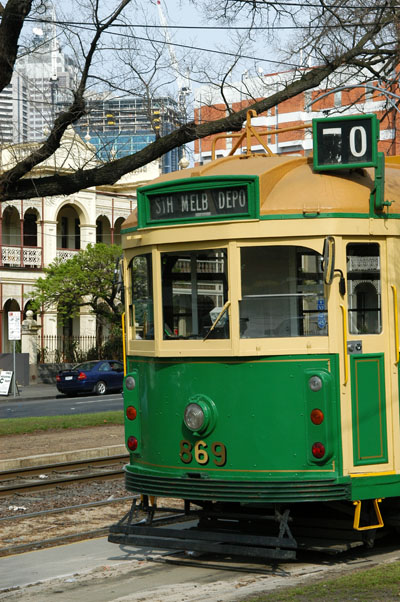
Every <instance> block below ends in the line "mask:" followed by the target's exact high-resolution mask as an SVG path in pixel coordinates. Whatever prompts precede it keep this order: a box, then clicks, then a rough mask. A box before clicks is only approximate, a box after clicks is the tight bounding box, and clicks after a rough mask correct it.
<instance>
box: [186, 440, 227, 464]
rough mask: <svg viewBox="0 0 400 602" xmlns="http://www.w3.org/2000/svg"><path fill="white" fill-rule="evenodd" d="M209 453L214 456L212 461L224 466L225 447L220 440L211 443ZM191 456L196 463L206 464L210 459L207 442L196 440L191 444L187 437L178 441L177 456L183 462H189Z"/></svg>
mask: <svg viewBox="0 0 400 602" xmlns="http://www.w3.org/2000/svg"><path fill="white" fill-rule="evenodd" d="M211 453H212V455H213V456H214V458H213V462H214V464H215V465H216V466H224V464H225V463H226V447H225V445H224V444H223V443H221V442H220V441H215V443H212V444H211ZM193 456H194V459H195V461H196V462H197V464H207V463H208V461H209V459H210V454H209V452H208V448H207V443H206V442H205V441H196V443H195V445H194V446H193V445H192V444H191V442H190V441H188V440H187V439H182V441H181V442H180V452H179V457H180V459H181V460H182V462H184V463H185V464H190V462H191V461H192V460H193Z"/></svg>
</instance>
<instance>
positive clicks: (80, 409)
mask: <svg viewBox="0 0 400 602" xmlns="http://www.w3.org/2000/svg"><path fill="white" fill-rule="evenodd" d="M122 409H123V400H122V394H121V393H110V394H109V395H102V396H98V395H79V396H78V397H65V396H64V395H60V396H55V397H53V398H52V399H43V400H39V399H30V400H29V399H26V400H24V399H16V400H14V399H13V400H12V401H10V400H6V401H3V400H1V401H0V418H27V417H37V416H59V415H65V414H67V415H70V414H90V413H96V412H108V411H110V410H122Z"/></svg>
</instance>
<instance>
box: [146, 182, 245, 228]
mask: <svg viewBox="0 0 400 602" xmlns="http://www.w3.org/2000/svg"><path fill="white" fill-rule="evenodd" d="M147 198H148V201H149V217H150V221H152V222H154V221H156V222H158V221H169V220H177V219H178V220H179V219H202V218H213V217H228V216H243V217H245V216H248V214H249V199H248V187H247V186H243V185H242V186H237V185H236V186H229V187H227V186H224V187H218V188H217V187H216V188H214V187H213V188H211V187H210V188H204V189H201V190H196V189H194V190H193V189H191V190H187V189H186V190H181V191H173V192H168V193H166V192H163V193H159V194H148V196H147Z"/></svg>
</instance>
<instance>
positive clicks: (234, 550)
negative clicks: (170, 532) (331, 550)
mask: <svg viewBox="0 0 400 602" xmlns="http://www.w3.org/2000/svg"><path fill="white" fill-rule="evenodd" d="M108 541H110V542H111V543H117V544H120V545H134V546H141V547H150V548H152V547H154V548H162V549H167V550H169V549H173V550H183V551H193V552H203V553H204V552H207V553H211V554H222V555H225V556H246V557H252V558H265V559H271V558H272V559H275V560H294V559H295V558H296V552H295V550H282V549H279V548H258V547H254V546H238V545H230V544H222V543H218V542H210V541H196V540H183V539H172V538H170V537H169V538H165V539H164V538H163V537H161V538H160V537H151V536H147V535H136V534H129V535H117V534H114V533H110V535H109V536H108Z"/></svg>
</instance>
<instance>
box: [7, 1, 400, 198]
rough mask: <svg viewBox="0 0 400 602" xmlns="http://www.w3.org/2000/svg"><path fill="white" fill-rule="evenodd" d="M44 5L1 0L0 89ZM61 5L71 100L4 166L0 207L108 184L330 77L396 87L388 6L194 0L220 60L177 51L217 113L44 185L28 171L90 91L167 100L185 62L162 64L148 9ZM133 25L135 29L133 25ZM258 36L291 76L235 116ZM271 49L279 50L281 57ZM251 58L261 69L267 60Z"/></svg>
mask: <svg viewBox="0 0 400 602" xmlns="http://www.w3.org/2000/svg"><path fill="white" fill-rule="evenodd" d="M43 4H44V0H8V2H7V3H6V4H5V7H4V9H3V10H1V11H0V14H1V23H0V90H3V89H4V87H5V86H6V85H7V84H8V83H9V82H10V81H11V77H12V74H13V71H14V69H15V65H16V59H17V57H18V54H19V53H20V54H21V53H23V52H25V53H26V52H29V51H30V50H29V48H30V45H29V40H27V41H26V43H25V47H24V39H23V37H22V33H21V32H23V26H24V23H25V22H28V21H34V22H36V23H37V24H39V25H40V23H41V19H42V18H43V17H42V16H41V12H40V9H42V8H43ZM61 4H64V3H61V2H60V3H58V7H57V8H58V10H61V8H62V7H61ZM65 4H66V7H65V8H64V10H70V13H71V16H69V17H68V16H66V17H65V19H64V20H63V21H62V22H61V23H59V24H58V27H59V28H62V29H63V43H64V48H65V47H67V46H69V48H70V49H71V50H72V49H75V53H76V56H77V57H78V55H79V59H80V64H81V66H80V76H79V78H78V81H77V83H76V87H75V89H74V90H73V100H72V102H71V103H70V105H69V106H68V107H66V109H65V110H64V111H62V112H61V113H60V114H59V115H58V116H56V118H55V119H54V122H53V123H50V124H49V134H48V136H47V138H46V139H45V140H44V141H43V142H42V143H39V144H38V145H36V146H35V145H34V146H33V147H32V148H31V150H30V151H29V152H27V155H26V156H23V157H15V162H14V164H12V165H10V166H6V167H3V171H2V172H0V202H2V201H7V200H13V199H28V198H32V197H44V196H51V195H60V194H62V195H65V194H72V193H74V192H77V191H79V190H81V189H83V188H87V187H90V186H100V185H106V184H113V183H115V182H116V181H117V180H119V179H120V178H121V177H122V176H123V175H124V174H126V173H129V172H131V171H133V170H136V169H138V168H140V167H142V166H144V165H146V164H148V163H150V162H151V161H154V160H155V159H158V158H159V157H161V156H162V155H163V154H164V153H166V152H168V151H170V150H172V149H173V148H176V147H179V146H182V145H184V144H187V143H189V142H192V141H193V140H195V139H198V138H204V137H206V136H209V135H212V134H217V133H221V132H228V131H231V132H236V131H239V130H240V129H241V128H242V124H243V121H244V120H245V116H246V111H247V109H248V108H251V109H254V111H256V113H257V114H260V113H263V112H265V111H267V110H268V109H270V108H271V107H274V106H275V105H278V104H279V103H281V102H283V101H285V100H288V99H290V98H292V97H294V96H296V95H297V94H300V93H302V92H304V91H306V90H310V89H312V88H315V87H316V86H319V85H321V84H322V82H326V81H328V78H332V77H333V76H334V75H335V74H336V73H337V72H339V73H341V74H342V75H343V72H345V73H346V72H347V73H348V74H349V76H351V77H352V78H353V79H354V77H355V76H359V77H360V81H364V82H365V81H373V80H377V79H379V81H380V82H381V83H382V85H385V86H387V87H388V88H390V86H391V85H392V83H395V82H396V77H397V75H396V68H398V63H399V31H400V28H399V15H400V7H399V4H398V3H397V2H396V0H330V2H328V1H327V0H314V2H311V3H308V2H305V1H304V2H301V1H300V2H279V1H273V2H272V1H269V0H223V1H222V2H220V3H215V2H214V1H213V2H211V0H196V2H194V1H193V4H195V5H196V7H198V6H203V7H204V10H205V15H206V18H207V25H208V26H210V25H214V26H218V27H221V28H224V29H223V32H221V36H220V39H221V46H220V50H218V51H214V52H216V53H218V52H219V53H220V54H219V55H218V54H212V55H210V54H207V53H205V55H204V58H203V59H202V57H201V55H202V53H201V49H199V48H193V52H192V58H191V53H190V51H189V50H188V48H185V49H183V50H182V54H183V52H184V53H185V58H186V59H187V60H191V61H193V64H192V66H191V73H192V80H196V82H197V83H210V82H212V83H213V85H214V87H215V88H216V90H219V91H220V92H221V94H222V96H223V98H226V99H227V100H226V112H225V115H224V116H223V117H222V118H221V119H217V120H215V121H209V122H202V123H197V124H196V123H194V122H192V121H189V122H184V123H182V124H178V125H177V126H176V129H175V130H174V131H172V132H171V133H168V134H166V135H160V134H157V128H156V127H155V126H154V131H155V133H156V136H157V137H156V140H155V141H154V142H152V143H150V144H148V145H147V146H146V147H145V148H143V149H142V150H140V151H138V152H135V153H133V154H131V155H129V156H126V157H123V158H119V159H115V158H114V159H113V158H112V157H111V158H110V161H108V162H106V163H104V164H101V165H98V166H95V167H93V166H92V165H87V166H86V167H85V168H83V169H82V168H80V169H77V170H76V171H75V172H72V173H56V174H54V175H43V177H42V176H41V175H40V174H39V175H38V174H36V173H32V170H34V168H35V167H36V166H38V165H39V164H41V163H42V162H43V161H45V160H46V159H48V158H49V157H51V156H52V155H53V154H54V152H55V151H56V150H57V149H58V148H59V147H60V142H61V139H62V136H63V134H64V132H65V131H66V129H67V127H68V126H70V125H71V124H74V123H76V122H77V121H78V120H79V119H80V118H82V117H83V116H84V115H85V112H86V110H87V108H86V102H87V93H88V91H89V90H94V91H95V92H98V91H100V92H101V91H102V90H101V89H100V85H102V86H103V89H104V87H107V89H108V90H114V91H120V92H122V93H129V94H135V95H142V96H143V98H146V99H148V101H149V105H148V106H149V107H151V99H152V98H154V97H157V96H159V95H160V94H165V93H166V91H167V87H168V84H169V85H172V82H173V80H174V75H173V73H174V71H175V69H176V67H177V66H178V67H179V66H180V65H182V64H183V62H182V61H181V60H175V58H174V57H173V56H172V57H171V59H170V61H169V62H168V58H166V57H168V56H169V55H168V50H170V46H169V44H167V43H166V42H167V41H168V40H167V39H166V36H165V34H164V36H163V34H162V30H157V29H154V27H155V25H154V20H153V21H152V20H151V17H149V14H150V13H149V11H150V10H154V3H152V2H150V3H149V2H148V1H146V2H145V0H142V1H140V0H138V1H137V2H133V0H108V1H107V2H105V1H104V2H99V1H98V0H70V2H68V3H65ZM135 22H136V23H138V25H134V23H135ZM243 24H245V26H244V27H243ZM281 27H289V28H291V31H293V32H294V33H293V35H292V37H291V39H290V41H286V40H285V41H281V42H280V38H279V36H280V33H281V29H280V28H281ZM225 29H227V30H228V31H225ZM260 38H261V39H262V41H263V42H264V47H265V48H268V50H269V52H270V53H271V52H272V51H273V50H274V48H273V46H272V44H273V43H275V50H276V59H277V60H276V61H272V62H271V63H270V66H269V67H268V69H269V71H270V72H277V71H279V70H286V71H287V70H288V69H289V70H290V74H291V75H290V77H287V78H286V80H285V81H284V82H279V81H277V85H276V86H274V90H270V91H268V90H266V91H265V98H263V99H262V100H255V99H252V98H251V95H250V94H249V96H248V98H249V103H248V107H247V108H246V109H241V110H234V108H233V107H232V106H231V103H229V102H228V97H227V91H228V89H229V86H230V85H232V84H230V83H229V81H230V78H231V75H232V74H234V76H235V75H236V74H237V73H238V70H239V72H240V70H243V66H244V63H246V64H247V66H249V64H250V63H253V65H254V66H256V65H257V59H256V58H253V59H252V58H251V53H252V50H253V49H254V44H255V42H256V41H257V39H258V40H260ZM228 40H231V41H232V44H233V43H234V42H236V47H235V48H233V47H231V49H230V50H229V53H228V49H227V50H226V51H225V48H224V49H223V50H224V52H225V54H223V53H222V43H224V42H227V41H228ZM279 45H280V46H284V48H283V49H281V51H279V47H277V46H279ZM258 47H260V46H259V45H258ZM193 56H194V58H193ZM218 56H220V60H218ZM253 56H254V55H253ZM210 57H212V58H210ZM308 58H310V59H311V60H312V64H313V65H314V66H313V67H312V68H308V67H307V65H309V62H308ZM202 60H203V63H204V66H203V67H202V64H201V61H202ZM259 60H261V61H265V60H266V57H263V58H261V59H259ZM279 61H280V63H279V64H278V65H277V64H276V63H277V62H279ZM172 67H174V69H172ZM149 110H150V109H149ZM26 176H28V177H26Z"/></svg>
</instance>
